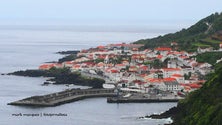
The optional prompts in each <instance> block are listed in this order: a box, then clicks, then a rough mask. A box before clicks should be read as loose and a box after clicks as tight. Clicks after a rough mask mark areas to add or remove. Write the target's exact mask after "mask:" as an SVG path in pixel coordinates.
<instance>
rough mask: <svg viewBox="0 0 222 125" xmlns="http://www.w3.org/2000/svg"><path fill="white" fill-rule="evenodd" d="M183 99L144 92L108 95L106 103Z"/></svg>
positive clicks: (176, 100)
mask: <svg viewBox="0 0 222 125" xmlns="http://www.w3.org/2000/svg"><path fill="white" fill-rule="evenodd" d="M181 99H183V98H182V97H178V96H144V94H134V95H131V96H129V97H123V96H119V97H109V98H107V102H108V103H154V102H158V103H161V102H178V101H179V100H181Z"/></svg>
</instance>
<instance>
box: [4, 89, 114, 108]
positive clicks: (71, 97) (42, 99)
mask: <svg viewBox="0 0 222 125" xmlns="http://www.w3.org/2000/svg"><path fill="white" fill-rule="evenodd" d="M115 95H116V94H115V93H114V89H70V90H65V91H61V92H56V93H52V94H47V95H41V96H32V97H28V98H25V99H22V100H18V101H15V102H11V103H8V105H20V106H40V107H50V106H57V105H61V104H65V103H69V102H74V101H78V100H81V99H85V98H93V97H113V96H115Z"/></svg>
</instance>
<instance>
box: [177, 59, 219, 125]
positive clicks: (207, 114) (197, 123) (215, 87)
mask: <svg viewBox="0 0 222 125" xmlns="http://www.w3.org/2000/svg"><path fill="white" fill-rule="evenodd" d="M215 68H216V72H215V73H212V74H211V75H209V76H208V77H209V78H208V81H207V82H206V83H205V84H204V86H203V87H202V88H201V89H199V90H196V91H194V92H193V93H191V94H190V95H189V96H188V97H187V98H186V99H184V100H182V101H180V102H179V103H178V105H177V108H178V109H179V112H178V113H177V114H176V115H175V116H173V119H174V123H173V125H222V91H221V90H222V62H221V63H218V64H217V65H216V67H215Z"/></svg>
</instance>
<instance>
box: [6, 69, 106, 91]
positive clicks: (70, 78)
mask: <svg viewBox="0 0 222 125" xmlns="http://www.w3.org/2000/svg"><path fill="white" fill-rule="evenodd" d="M2 75H3V74H2ZM4 75H16V76H28V77H50V79H49V80H47V81H46V82H44V83H43V85H47V84H51V83H52V84H74V85H81V86H89V87H92V88H102V85H103V83H105V81H104V80H103V79H99V78H88V77H83V76H81V74H80V73H76V72H71V71H70V70H69V69H68V68H63V69H56V68H52V69H50V70H48V71H46V70H25V71H16V72H13V73H8V74H4Z"/></svg>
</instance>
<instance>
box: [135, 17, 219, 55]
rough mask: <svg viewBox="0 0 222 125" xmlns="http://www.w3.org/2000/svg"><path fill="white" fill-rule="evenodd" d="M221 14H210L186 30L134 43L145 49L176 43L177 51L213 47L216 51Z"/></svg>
mask: <svg viewBox="0 0 222 125" xmlns="http://www.w3.org/2000/svg"><path fill="white" fill-rule="evenodd" d="M221 30H222V13H220V14H219V13H215V14H212V15H210V16H208V17H206V18H204V19H202V20H200V21H199V22H197V23H196V24H195V25H192V26H191V27H189V28H188V29H182V30H181V31H178V32H176V33H170V34H166V35H164V36H159V37H156V38H151V39H142V40H139V41H137V42H136V43H140V44H145V46H144V49H146V48H155V47H159V46H170V43H171V42H174V41H176V42H177V43H178V49H179V50H186V51H196V49H197V48H198V47H213V48H214V49H218V48H219V46H218V44H219V43H220V42H221V41H222V33H221Z"/></svg>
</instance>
